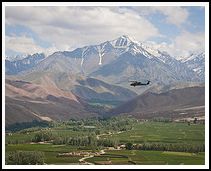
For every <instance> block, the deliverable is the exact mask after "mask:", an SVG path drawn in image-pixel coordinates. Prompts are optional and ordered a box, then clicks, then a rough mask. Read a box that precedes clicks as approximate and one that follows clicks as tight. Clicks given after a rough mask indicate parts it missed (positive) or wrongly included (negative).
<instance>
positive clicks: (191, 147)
mask: <svg viewBox="0 0 211 171" xmlns="http://www.w3.org/2000/svg"><path fill="white" fill-rule="evenodd" d="M129 148H130V150H131V149H135V150H157V151H178V152H192V153H198V152H204V151H205V145H204V144H201V145H197V144H171V143H168V144H165V143H144V144H136V145H132V146H131V144H130V146H126V149H129Z"/></svg>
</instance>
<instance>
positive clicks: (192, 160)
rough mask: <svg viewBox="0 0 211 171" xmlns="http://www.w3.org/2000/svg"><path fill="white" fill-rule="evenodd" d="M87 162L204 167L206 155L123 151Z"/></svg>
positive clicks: (109, 153) (109, 152)
mask: <svg viewBox="0 0 211 171" xmlns="http://www.w3.org/2000/svg"><path fill="white" fill-rule="evenodd" d="M86 161H88V162H92V163H95V164H100V163H103V162H104V161H111V163H112V164H114V165H122V164H127V165H129V164H137V165H165V164H169V165H179V164H184V165H203V164H204V153H198V154H195V153H184V152H162V151H138V150H121V151H117V150H114V151H107V152H106V154H105V155H102V156H99V157H93V158H90V159H87V160H86Z"/></svg>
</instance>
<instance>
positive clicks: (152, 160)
mask: <svg viewBox="0 0 211 171" xmlns="http://www.w3.org/2000/svg"><path fill="white" fill-rule="evenodd" d="M89 122H90V123H86V124H85V126H83V127H78V129H77V130H73V127H74V126H75V123H72V122H71V123H72V125H71V124H70V123H68V124H67V123H66V124H64V123H62V124H61V123H60V124H57V125H56V126H54V127H51V128H40V130H39V129H34V131H32V130H33V129H29V131H28V130H27V129H26V130H23V131H19V132H12V133H10V134H7V135H6V155H8V154H9V153H10V152H15V151H37V152H43V153H44V163H46V164H79V159H81V158H82V156H81V157H58V156H57V155H58V154H59V153H64V152H65V153H66V152H79V151H89V152H90V151H93V152H94V151H100V150H101V149H104V150H105V149H106V148H105V147H103V146H97V144H96V143H97V139H98V140H106V139H110V140H112V139H113V140H118V141H117V142H118V144H119V145H120V144H127V143H132V144H133V145H134V144H139V145H142V144H145V143H146V144H151V145H153V144H156V143H157V144H158V145H164V146H166V145H167V144H170V147H171V145H179V146H180V145H185V147H184V148H186V147H187V146H188V147H189V146H193V148H195V147H197V146H200V147H201V146H203V145H204V143H205V126H204V125H203V124H191V125H188V124H187V123H175V122H168V123H166V122H151V121H148V122H140V121H139V122H132V124H133V125H132V127H131V128H132V129H128V130H126V131H119V130H115V131H112V132H110V131H111V129H109V131H108V129H107V128H110V126H109V125H108V124H110V123H108V124H107V123H103V122H102V123H101V124H99V123H98V122H95V121H89ZM113 122H114V123H115V124H114V123H113V124H111V125H114V126H116V125H118V124H119V123H118V120H117V121H116V120H114V121H113ZM119 122H121V121H119ZM82 125H83V124H82ZM86 125H88V126H86ZM103 125H105V126H103ZM119 125H120V126H121V128H122V124H119ZM90 126H91V127H92V129H90V128H89V127H90ZM115 128H116V127H115ZM96 129H97V130H100V132H101V134H99V135H96V134H93V132H94V131H96ZM40 132H50V133H51V134H52V136H53V137H54V138H55V137H62V138H64V139H66V138H69V137H72V138H74V137H75V138H77V137H80V136H81V137H87V136H89V135H92V136H95V139H93V142H95V143H92V145H91V146H89V145H86V146H80V145H68V144H67V143H64V144H61V145H53V144H52V143H51V141H50V142H49V143H48V144H38V143H36V144H32V143H30V142H31V140H32V139H33V137H34V136H35V135H36V134H37V133H40ZM106 132H107V133H106ZM108 132H110V133H109V134H108ZM81 140H82V139H81ZM174 147H175V146H174ZM177 147H178V146H177ZM177 147H176V150H175V151H174V149H175V148H174V149H173V150H172V149H171V150H168V151H165V150H160V151H159V149H156V151H155V150H153V149H152V150H151V149H146V150H142V149H138V148H133V149H132V150H126V149H121V150H105V152H106V153H105V154H101V155H100V156H94V157H92V158H88V159H86V160H85V161H87V162H90V163H93V164H105V163H107V164H108V162H111V163H110V164H113V165H118V164H127V165H129V164H138V165H157V164H158V165H164V164H169V165H174V164H175V165H179V164H185V165H203V164H204V162H205V153H204V151H200V152H193V151H191V152H190V151H189V152H188V151H179V149H177ZM171 148H173V147H171ZM202 149H203V148H202ZM183 150H184V149H183Z"/></svg>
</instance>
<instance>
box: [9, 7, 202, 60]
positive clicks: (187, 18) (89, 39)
mask: <svg viewBox="0 0 211 171" xmlns="http://www.w3.org/2000/svg"><path fill="white" fill-rule="evenodd" d="M121 35H128V36H130V37H132V38H134V39H135V40H137V41H140V42H147V43H149V44H152V45H153V46H155V47H156V48H159V49H160V50H162V51H167V52H168V53H169V54H170V55H172V56H174V57H176V58H177V57H183V56H188V55H189V54H190V53H193V52H201V51H204V48H205V8H204V6H131V5H130V4H128V5H127V6H6V7H5V51H6V56H10V55H11V56H12V55H17V54H34V53H45V54H46V55H50V54H52V53H53V52H55V51H64V50H74V49H75V48H79V47H83V46H86V45H96V44H99V43H102V42H105V41H107V40H114V39H116V38H118V37H119V36H121Z"/></svg>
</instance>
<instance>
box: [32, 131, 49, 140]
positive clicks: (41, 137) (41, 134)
mask: <svg viewBox="0 0 211 171" xmlns="http://www.w3.org/2000/svg"><path fill="white" fill-rule="evenodd" d="M52 139H53V135H52V133H51V132H49V131H40V132H38V133H36V134H35V135H34V138H32V140H31V141H32V142H43V141H50V140H52Z"/></svg>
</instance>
